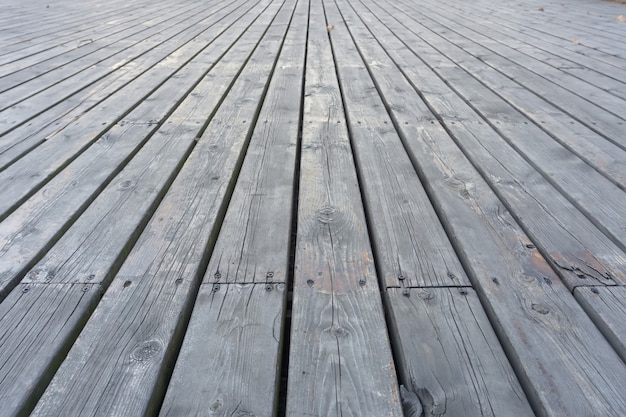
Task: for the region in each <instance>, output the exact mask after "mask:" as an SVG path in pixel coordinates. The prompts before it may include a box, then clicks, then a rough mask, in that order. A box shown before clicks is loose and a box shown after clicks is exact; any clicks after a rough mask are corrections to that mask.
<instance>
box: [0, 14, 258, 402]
mask: <svg viewBox="0 0 626 417" xmlns="http://www.w3.org/2000/svg"><path fill="white" fill-rule="evenodd" d="M254 17H256V13H250V14H249V15H248V16H247V18H246V19H241V20H240V22H239V24H240V25H241V26H242V27H245V25H246V24H248V23H250V22H249V21H250V20H253V18H254ZM263 29H264V27H263V25H260V26H259V27H257V28H252V29H248V32H246V34H244V35H243V37H242V38H241V39H240V42H241V43H242V44H241V46H239V47H235V48H233V49H232V50H231V51H230V52H229V53H228V54H227V55H226V56H224V58H223V59H222V60H220V62H219V63H218V65H217V66H216V67H215V68H214V70H213V71H211V72H210V73H209V75H207V76H206V77H205V78H204V79H203V81H202V82H201V84H199V85H198V86H197V87H196V88H195V89H194V93H193V94H190V95H189V96H187V98H186V99H185V101H184V102H183V103H182V104H181V106H180V107H179V108H178V109H177V110H176V111H175V112H174V113H173V114H172V116H170V118H169V119H168V123H166V124H165V125H164V127H162V128H161V129H159V131H158V132H157V133H156V134H155V135H154V137H153V138H152V139H151V140H150V141H149V142H148V143H147V145H146V146H145V147H144V148H143V149H142V150H141V152H140V153H138V154H137V156H135V158H133V160H132V161H131V162H130V163H129V164H128V166H126V167H125V169H124V170H123V171H122V172H121V173H120V174H119V175H118V176H117V177H116V179H115V180H114V182H113V183H112V184H110V185H109V186H108V187H107V188H106V189H105V190H104V191H103V192H102V194H100V195H99V197H98V198H97V199H96V200H95V201H94V202H93V203H92V204H91V205H90V207H89V208H88V209H87V210H86V211H85V212H84V213H83V214H82V215H81V216H80V217H79V219H78V220H77V221H76V223H74V224H73V225H72V227H71V228H70V229H69V230H68V231H67V232H66V233H65V234H64V235H63V237H62V238H61V239H60V240H59V242H58V243H56V244H55V245H54V246H53V247H52V248H51V249H50V250H49V251H48V252H47V253H46V255H45V257H44V258H43V259H42V260H41V261H40V262H38V263H37V265H36V266H35V267H34V268H33V269H32V270H31V271H30V272H29V273H28V274H27V275H26V277H25V279H24V280H23V281H22V282H23V283H28V284H33V285H35V286H41V285H42V284H50V285H55V288H74V287H71V286H69V284H75V285H78V284H84V285H86V286H91V285H94V284H98V285H99V286H100V288H101V289H102V290H104V289H106V288H107V287H108V285H109V283H110V281H111V279H112V275H113V274H114V272H115V271H116V269H117V268H118V267H119V263H121V262H122V261H123V259H124V257H125V256H126V253H127V251H128V250H129V249H128V248H129V247H130V246H132V244H133V243H134V241H135V240H136V238H137V235H138V234H139V232H140V231H141V229H142V228H143V225H144V224H145V223H146V222H147V221H148V219H149V218H150V216H151V215H152V213H153V211H154V209H155V207H154V206H155V204H156V203H158V201H159V199H160V198H161V194H162V193H164V192H165V189H166V188H167V187H168V186H169V184H170V183H171V180H172V176H173V174H175V173H176V171H177V169H178V167H179V165H180V164H181V161H184V160H185V159H186V157H187V156H188V154H189V152H190V151H191V149H192V148H193V144H195V143H196V142H195V141H194V138H197V137H198V134H199V133H198V132H199V131H201V130H202V127H203V124H204V123H205V122H206V119H207V116H209V114H208V113H212V111H211V109H215V108H216V107H217V105H218V104H219V102H220V96H221V95H222V94H224V93H225V92H226V91H227V90H228V87H229V86H230V85H231V84H232V82H234V80H233V78H234V77H235V76H236V75H237V73H238V70H239V67H240V66H243V65H244V63H245V61H246V58H247V56H248V55H249V54H250V53H251V50H252V49H253V46H254V44H253V43H252V42H251V41H253V40H255V39H258V37H259V36H260V35H259V34H260V33H261V32H262V31H263ZM233 40H234V39H232V38H231V39H230V41H233ZM50 218H55V216H54V213H52V214H51V217H50ZM43 220H44V221H43V224H44V225H46V224H48V225H49V224H50V223H49V219H48V221H46V219H43ZM22 250H24V248H23V247H22ZM14 261H15V260H14ZM124 282H125V281H124ZM59 284H67V285H65V287H63V286H62V285H59ZM22 287H24V285H23V286H21V287H18V288H16V289H15V290H13V292H12V293H11V294H10V295H9V297H8V298H7V299H6V300H5V301H4V302H3V303H10V301H9V300H10V299H12V298H14V297H15V296H16V294H19V292H20V291H21V289H22ZM88 296H89V297H90V298H89V300H90V302H91V303H93V302H95V301H96V300H99V298H100V295H99V294H95V293H94V294H91V295H83V297H88ZM57 300H60V301H59V302H65V301H64V299H62V298H58V299H57ZM40 301H41V302H44V303H46V305H45V306H38V305H36V302H33V303H31V304H29V305H28V306H26V305H25V306H24V307H23V309H20V310H16V311H14V312H13V313H12V314H13V315H12V316H11V317H12V320H9V321H5V322H3V323H2V325H0V333H3V332H9V330H10V329H11V328H12V327H11V326H13V325H14V322H16V321H19V322H21V323H22V324H23V327H24V328H23V329H22V335H21V338H23V339H25V340H31V339H32V338H33V337H35V336H37V337H39V339H37V340H38V342H37V343H35V344H32V345H30V346H29V348H28V349H29V353H30V354H32V355H33V356H34V357H37V358H38V360H36V361H35V360H33V361H22V360H21V358H20V357H19V356H15V355H13V356H11V357H6V358H4V360H2V361H1V362H0V363H1V365H0V381H1V382H0V397H7V398H12V401H13V404H18V403H21V404H24V403H29V404H30V403H32V404H31V406H34V401H35V400H36V397H34V395H40V394H41V392H38V393H32V392H30V391H28V390H24V389H23V386H22V385H20V384H14V383H13V380H12V378H11V377H10V375H12V374H19V375H21V382H22V383H23V384H24V385H26V386H33V387H35V386H37V387H41V389H40V391H42V389H43V387H45V385H46V384H47V383H48V382H49V380H50V379H51V378H52V375H53V371H54V370H55V369H56V368H57V367H58V365H59V363H58V362H54V361H52V359H51V358H56V357H62V356H64V355H65V354H66V353H67V351H68V350H69V348H70V345H69V344H66V343H67V340H68V339H69V340H71V341H73V340H74V339H75V338H76V335H77V334H78V332H79V331H80V329H81V327H82V325H83V323H84V321H85V320H86V319H87V315H88V313H90V312H91V310H85V309H76V310H75V311H74V312H73V313H72V314H73V315H72V316H71V317H69V318H66V319H63V320H61V319H59V320H60V321H61V322H66V324H65V325H64V327H63V328H62V329H61V330H62V331H60V332H59V333H48V334H47V335H48V336H49V337H48V338H47V339H46V337H47V336H45V335H32V334H31V332H32V329H33V326H32V325H31V324H32V323H29V321H30V320H36V319H38V318H39V317H36V318H35V319H33V318H32V317H28V316H27V314H26V312H28V311H30V310H33V309H42V308H48V309H53V310H54V308H57V309H59V308H62V306H61V305H59V304H58V303H57V304H55V302H54V300H52V299H48V298H42V299H41V300H40ZM20 312H21V314H22V316H23V317H20V318H16V317H18V314H19V313H20ZM54 320H56V318H55V319H54ZM8 353H9V352H8ZM8 353H7V355H8ZM33 398H34V399H33ZM16 406H17V405H16ZM16 411H19V410H16V409H13V408H11V407H8V406H5V407H4V408H3V413H7V414H10V413H12V412H16Z"/></svg>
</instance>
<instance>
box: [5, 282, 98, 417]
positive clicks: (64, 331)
mask: <svg viewBox="0 0 626 417" xmlns="http://www.w3.org/2000/svg"><path fill="white" fill-rule="evenodd" d="M100 296H101V293H100V288H99V286H98V285H96V284H61V285H51V284H22V285H20V286H18V287H17V288H16V289H15V290H14V291H13V292H12V293H11V294H10V295H9V297H7V298H6V299H5V300H4V301H3V302H2V304H0V329H2V331H0V364H1V367H0V403H1V404H2V415H3V416H6V417H13V416H23V415H28V413H29V412H30V410H32V408H33V407H34V406H35V404H36V402H37V400H38V399H39V397H40V396H41V394H42V393H43V391H44V390H45V388H46V386H47V384H48V383H49V382H50V380H51V379H52V377H53V375H54V372H55V371H56V368H57V367H58V365H59V362H61V361H62V360H63V355H64V354H65V352H67V350H69V348H70V347H71V346H72V344H73V343H74V340H75V338H76V329H77V328H80V326H82V325H83V324H84V322H85V320H86V318H87V317H88V315H89V313H90V312H91V311H93V309H94V308H95V306H96V304H97V302H98V300H99V299H100ZM51 341H53V342H54V343H53V344H52V345H51Z"/></svg>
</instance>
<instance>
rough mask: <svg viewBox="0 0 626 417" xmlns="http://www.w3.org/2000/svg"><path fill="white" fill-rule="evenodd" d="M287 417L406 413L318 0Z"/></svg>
mask: <svg viewBox="0 0 626 417" xmlns="http://www.w3.org/2000/svg"><path fill="white" fill-rule="evenodd" d="M309 25H310V26H309V38H308V48H307V72H306V87H305V99H304V106H305V109H304V119H303V132H302V154H301V167H300V168H301V170H300V188H299V191H300V194H299V206H298V235H297V239H296V253H295V273H294V274H295V276H294V289H293V307H292V321H291V340H290V355H289V371H288V385H287V409H286V415H288V416H294V417H295V416H304V415H306V416H347V415H350V416H400V415H402V411H401V407H400V399H399V390H398V385H397V381H396V375H395V367H394V364H393V359H392V356H391V348H390V345H389V340H388V336H387V332H386V330H385V327H386V325H385V319H384V314H383V307H382V300H381V298H380V292H379V291H380V290H379V287H378V281H377V276H376V271H375V268H374V264H373V254H372V250H371V247H370V245H369V238H368V234H367V226H366V222H365V215H364V211H363V207H362V203H361V196H360V193H359V186H358V182H357V174H356V171H355V166H354V160H353V157H352V152H351V148H350V142H349V138H348V132H347V127H346V119H345V115H344V113H343V108H342V102H341V96H340V92H339V86H338V82H337V78H336V74H335V68H334V63H333V57H332V52H331V49H330V48H331V47H330V43H329V39H328V32H327V23H326V19H325V18H324V12H323V9H322V4H321V3H320V2H312V3H311V13H310V22H309Z"/></svg>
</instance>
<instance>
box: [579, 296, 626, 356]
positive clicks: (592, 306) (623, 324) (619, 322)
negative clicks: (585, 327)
mask: <svg viewBox="0 0 626 417" xmlns="http://www.w3.org/2000/svg"><path fill="white" fill-rule="evenodd" d="M574 296H576V299H577V300H578V301H579V302H580V304H581V305H582V306H583V308H584V309H585V311H587V313H588V314H589V316H590V317H591V319H592V320H594V322H595V323H596V325H597V326H598V328H599V329H600V331H601V332H602V334H603V335H604V337H606V338H607V340H608V341H609V343H611V346H613V348H614V349H615V351H616V352H617V353H618V354H619V355H620V356H621V358H622V360H623V361H625V362H626V287H606V288H605V287H577V288H576V289H575V290H574Z"/></svg>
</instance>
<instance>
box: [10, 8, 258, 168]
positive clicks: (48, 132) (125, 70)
mask: <svg viewBox="0 0 626 417" xmlns="http://www.w3.org/2000/svg"><path fill="white" fill-rule="evenodd" d="M237 3H238V5H239V6H240V7H242V6H243V5H244V4H246V3H243V2H237ZM251 7H253V4H247V6H246V8H245V9H242V10H243V11H245V12H249V8H251ZM236 10H237V9H236V8H233V9H230V10H229V11H230V13H234V12H235V11H236ZM243 11H241V10H240V11H239V12H237V13H243ZM227 16H228V15H227V14H225V15H223V16H222V17H221V19H222V24H225V26H222V24H221V25H220V27H221V29H220V30H218V31H217V32H213V34H214V36H217V34H220V36H223V33H222V32H223V31H226V30H228V27H229V26H231V25H232V22H233V21H232V20H231V19H227ZM237 16H240V14H233V18H235V17H237ZM207 34H208V33H207ZM205 35H206V34H205ZM204 39H206V41H207V42H209V41H211V38H204ZM171 41H176V39H171ZM179 41H180V39H179ZM179 46H180V44H178V43H177V42H172V43H171V44H170V46H169V47H165V45H161V46H159V47H155V48H153V49H151V50H150V51H148V52H146V53H145V54H144V55H142V56H141V57H139V58H137V59H135V60H133V61H132V62H131V63H128V64H126V65H123V66H121V67H120V68H118V69H117V70H116V71H114V72H112V73H111V74H109V75H108V76H106V77H104V78H102V79H101V80H100V82H98V83H96V84H94V85H92V86H89V87H88V88H85V89H83V90H81V91H79V92H78V93H76V94H73V95H71V96H69V97H66V99H64V100H63V101H61V102H60V103H57V104H56V105H54V106H52V107H49V108H48V109H47V110H46V111H45V112H44V113H40V114H38V115H37V116H35V117H33V118H31V119H29V120H28V123H23V124H21V125H20V126H19V127H15V128H11V130H10V132H9V133H6V134H5V135H4V136H3V140H2V141H1V144H0V171H1V170H3V169H6V168H7V167H8V166H9V165H11V164H12V163H15V161H17V160H18V159H19V158H20V157H22V156H24V155H25V154H26V153H28V152H29V151H31V150H33V149H35V148H36V147H37V146H39V145H41V144H42V143H45V142H46V141H48V140H51V139H54V138H55V136H58V135H61V134H62V133H63V131H64V129H66V128H68V127H70V126H72V125H73V124H74V123H75V122H77V121H78V120H80V119H82V120H81V122H83V129H93V132H94V133H93V134H94V135H96V134H98V133H99V132H102V131H103V129H104V130H105V131H106V129H108V128H110V127H111V126H110V125H111V124H113V123H115V122H116V121H117V120H116V118H115V116H116V115H117V116H118V117H119V116H121V115H123V114H124V113H121V115H120V114H119V113H117V114H116V113H115V112H113V111H112V109H122V111H127V107H126V106H123V105H121V104H117V105H116V104H114V105H112V106H110V107H108V106H107V107H104V108H102V107H97V106H98V105H99V104H101V103H102V102H103V101H105V100H107V99H110V97H111V96H112V95H113V94H115V93H117V92H118V91H120V90H121V89H122V88H124V87H126V86H127V85H129V84H130V83H132V82H135V85H132V86H131V87H133V89H137V88H139V86H138V85H137V81H135V80H136V79H137V78H139V77H140V76H142V75H144V74H145V73H146V72H147V71H149V70H152V71H154V69H153V68H154V67H155V66H156V68H158V67H159V66H164V65H165V63H166V62H167V61H166V60H167V59H171V58H172V57H173V55H172V53H175V51H176V48H177V47H179ZM170 47H171V48H173V49H169V48H170ZM168 57H169V58H168ZM149 74H150V73H148V75H149ZM124 93H125V94H130V93H128V92H126V91H125V92H124ZM111 100H113V99H111ZM111 116H113V117H111ZM84 121H87V123H88V125H87V126H89V127H87V126H85V125H84ZM34 126H36V128H33V127H34ZM102 126H105V127H102Z"/></svg>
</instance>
